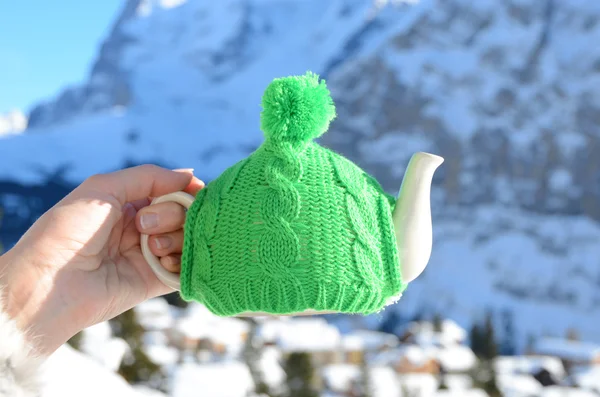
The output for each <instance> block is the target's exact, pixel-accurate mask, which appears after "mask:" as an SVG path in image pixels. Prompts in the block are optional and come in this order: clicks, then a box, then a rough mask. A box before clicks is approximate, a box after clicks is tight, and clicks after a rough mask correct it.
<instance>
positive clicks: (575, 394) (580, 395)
mask: <svg viewBox="0 0 600 397" xmlns="http://www.w3.org/2000/svg"><path fill="white" fill-rule="evenodd" d="M539 397H598V395H597V394H596V393H594V392H591V391H589V390H581V389H573V388H570V387H560V386H549V387H545V388H544V389H543V390H542V391H541V392H540V394H539Z"/></svg>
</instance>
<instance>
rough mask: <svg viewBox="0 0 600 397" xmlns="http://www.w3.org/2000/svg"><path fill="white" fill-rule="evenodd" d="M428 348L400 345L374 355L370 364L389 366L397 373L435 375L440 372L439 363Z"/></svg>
mask: <svg viewBox="0 0 600 397" xmlns="http://www.w3.org/2000/svg"><path fill="white" fill-rule="evenodd" d="M430 350H431V348H424V347H422V346H418V345H401V346H400V347H397V348H395V349H391V350H388V351H385V352H383V353H380V354H378V355H376V356H374V358H373V359H372V360H371V362H370V364H371V365H375V366H386V367H391V368H393V369H394V370H395V371H396V372H397V373H398V374H408V373H412V374H415V373H426V374H431V375H437V374H439V372H440V365H439V363H438V362H437V361H436V360H435V358H434V357H433V355H432V354H431V352H430Z"/></svg>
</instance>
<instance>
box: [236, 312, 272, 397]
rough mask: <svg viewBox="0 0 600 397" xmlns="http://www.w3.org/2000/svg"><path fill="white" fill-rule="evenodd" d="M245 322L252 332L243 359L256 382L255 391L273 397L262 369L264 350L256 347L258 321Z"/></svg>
mask: <svg viewBox="0 0 600 397" xmlns="http://www.w3.org/2000/svg"><path fill="white" fill-rule="evenodd" d="M245 321H247V322H248V323H249V325H250V331H249V332H248V337H247V339H246V343H245V345H244V351H243V357H244V362H245V363H246V365H247V366H248V369H249V370H250V375H251V376H252V380H253V381H254V391H255V393H256V394H257V395H261V394H262V395H267V396H272V395H273V394H272V393H271V391H270V390H269V386H268V385H267V384H266V383H265V381H264V375H263V373H262V371H261V369H260V364H259V360H260V357H261V355H262V351H261V350H262V349H259V348H257V347H256V332H257V328H258V326H257V323H256V320H254V319H253V318H246V319H245Z"/></svg>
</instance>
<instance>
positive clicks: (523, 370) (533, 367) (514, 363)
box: [494, 356, 566, 380]
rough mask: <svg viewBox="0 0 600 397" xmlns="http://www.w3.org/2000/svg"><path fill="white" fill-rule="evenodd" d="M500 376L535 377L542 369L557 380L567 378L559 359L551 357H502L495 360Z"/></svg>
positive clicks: (496, 369)
mask: <svg viewBox="0 0 600 397" xmlns="http://www.w3.org/2000/svg"><path fill="white" fill-rule="evenodd" d="M494 369H495V371H496V373H498V374H527V375H533V374H535V373H537V372H539V371H540V370H542V369H545V370H546V371H548V372H550V374H552V376H554V378H555V379H556V380H560V379H563V378H564V377H565V375H566V374H565V367H564V366H563V364H562V362H561V361H560V359H559V358H557V357H551V356H501V357H497V358H496V359H495V360H494Z"/></svg>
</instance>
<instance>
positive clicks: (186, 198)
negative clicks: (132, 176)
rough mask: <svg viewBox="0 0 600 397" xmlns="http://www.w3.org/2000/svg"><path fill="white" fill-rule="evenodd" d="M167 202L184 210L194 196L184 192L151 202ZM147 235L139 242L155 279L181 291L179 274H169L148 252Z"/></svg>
mask: <svg viewBox="0 0 600 397" xmlns="http://www.w3.org/2000/svg"><path fill="white" fill-rule="evenodd" d="M168 201H172V202H175V203H177V204H180V205H182V206H184V207H185V208H186V209H190V207H191V206H192V203H193V202H194V196H192V195H191V194H188V193H185V192H175V193H170V194H165V195H164V196H160V197H156V198H155V199H154V200H152V203H150V205H153V204H159V203H165V202H168ZM148 237H149V236H148V235H147V234H142V239H141V241H140V245H141V247H142V255H144V259H146V262H148V265H150V268H151V269H152V271H153V272H154V274H156V277H158V279H159V280H160V281H162V282H163V283H164V284H165V285H166V286H168V287H170V288H173V289H174V290H177V291H179V290H180V289H181V283H180V281H179V274H177V273H171V272H169V271H167V270H166V269H165V268H164V267H162V265H161V264H160V260H159V259H158V258H157V257H156V255H154V254H153V253H152V251H150V246H149V245H148Z"/></svg>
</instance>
